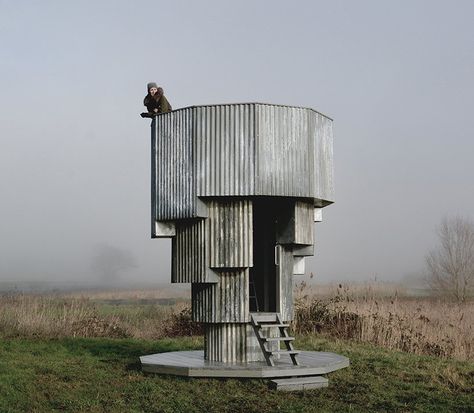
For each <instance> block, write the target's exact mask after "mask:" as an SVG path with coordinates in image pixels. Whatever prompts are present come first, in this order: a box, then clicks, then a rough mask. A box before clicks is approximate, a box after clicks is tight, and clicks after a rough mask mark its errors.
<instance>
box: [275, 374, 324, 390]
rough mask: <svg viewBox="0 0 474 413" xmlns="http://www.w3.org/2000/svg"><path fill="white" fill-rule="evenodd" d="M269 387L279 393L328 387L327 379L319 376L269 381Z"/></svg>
mask: <svg viewBox="0 0 474 413" xmlns="http://www.w3.org/2000/svg"><path fill="white" fill-rule="evenodd" d="M270 387H271V388H273V389H275V390H279V391H295V390H308V389H320V388H322V387H328V379H326V378H325V377H321V376H307V377H289V378H287V379H276V380H271V381H270Z"/></svg>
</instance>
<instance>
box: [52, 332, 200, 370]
mask: <svg viewBox="0 0 474 413" xmlns="http://www.w3.org/2000/svg"><path fill="white" fill-rule="evenodd" d="M59 342H60V343H61V345H62V346H63V347H64V348H65V349H67V351H68V352H71V353H74V354H76V355H77V354H80V353H88V354H90V355H92V356H94V357H99V358H106V359H107V360H117V361H118V360H123V359H130V358H132V359H138V357H139V356H143V355H146V354H153V353H165V352H169V351H180V350H193V349H199V348H201V345H200V343H199V342H197V341H191V340H183V339H182V338H181V339H162V340H157V341H153V342H152V341H138V340H134V339H104V338H98V339H96V338H89V339H84V338H75V339H63V340H59ZM136 363H138V364H139V362H138V361H137V362H136ZM132 364H134V363H132ZM132 364H131V365H132Z"/></svg>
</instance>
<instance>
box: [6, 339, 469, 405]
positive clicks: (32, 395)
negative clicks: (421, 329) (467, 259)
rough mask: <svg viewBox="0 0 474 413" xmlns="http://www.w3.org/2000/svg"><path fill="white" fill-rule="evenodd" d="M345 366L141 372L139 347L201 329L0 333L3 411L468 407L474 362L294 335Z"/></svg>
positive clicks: (176, 345) (171, 342)
mask: <svg viewBox="0 0 474 413" xmlns="http://www.w3.org/2000/svg"><path fill="white" fill-rule="evenodd" d="M298 342H299V347H301V348H302V349H306V350H331V351H335V352H338V353H340V354H344V355H346V356H348V357H349V358H350V359H351V367H350V368H347V369H344V370H340V371H338V372H335V373H332V374H330V375H329V376H328V377H329V380H330V387H329V388H326V389H319V390H314V391H306V392H296V393H291V394H288V393H280V392H275V391H272V390H269V389H268V387H267V383H266V382H265V381H263V380H250V381H238V380H232V379H228V380H219V379H188V378H181V377H173V376H158V375H147V374H144V373H142V372H141V371H140V366H139V362H138V356H140V355H143V354H149V353H154V352H162V351H173V350H185V349H186V350H188V349H199V348H202V341H201V338H194V339H190V338H179V339H163V340H158V341H146V340H132V339H107V338H91V339H85V338H63V339H55V340H44V339H2V340H0V411H1V412H50V411H65V412H170V413H171V412H173V413H174V412H436V413H440V412H460V413H461V412H463V413H467V412H474V398H473V394H472V390H473V389H474V367H473V365H472V363H468V362H461V361H452V360H451V361H448V360H446V359H441V358H436V357H430V356H419V355H413V354H407V353H402V352H394V351H389V350H384V349H381V348H377V347H375V346H372V345H367V344H356V343H348V342H343V341H336V340H326V339H318V338H315V337H314V336H308V337H298Z"/></svg>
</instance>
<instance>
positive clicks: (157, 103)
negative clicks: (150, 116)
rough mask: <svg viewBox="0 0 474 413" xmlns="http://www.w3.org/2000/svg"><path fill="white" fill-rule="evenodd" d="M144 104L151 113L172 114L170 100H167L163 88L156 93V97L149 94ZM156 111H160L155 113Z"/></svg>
mask: <svg viewBox="0 0 474 413" xmlns="http://www.w3.org/2000/svg"><path fill="white" fill-rule="evenodd" d="M143 104H144V105H145V106H146V108H147V109H148V112H149V113H165V112H171V110H172V108H171V105H170V103H169V102H168V99H166V98H165V95H164V94H163V89H162V88H161V87H159V88H158V92H156V93H155V95H154V96H152V95H150V93H148V95H146V96H145V99H143ZM155 109H158V111H157V112H155Z"/></svg>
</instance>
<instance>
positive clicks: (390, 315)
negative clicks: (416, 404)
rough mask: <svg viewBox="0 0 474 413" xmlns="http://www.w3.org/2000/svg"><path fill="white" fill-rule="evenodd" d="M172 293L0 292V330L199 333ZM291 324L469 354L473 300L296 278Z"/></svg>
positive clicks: (142, 335)
mask: <svg viewBox="0 0 474 413" xmlns="http://www.w3.org/2000/svg"><path fill="white" fill-rule="evenodd" d="M174 297H175V298H173V299H169V300H168V299H166V295H165V294H163V291H160V290H156V291H150V290H148V291H145V290H144V291H141V290H129V291H115V292H113V291H102V292H93V293H90V294H89V295H88V293H87V292H75V293H67V294H66V293H65V294H50V295H44V294H10V295H3V296H0V336H2V337H12V336H16V337H45V338H60V337H117V338H122V337H123V338H126V337H131V338H139V339H159V338H163V337H174V336H183V335H200V334H202V327H201V326H200V325H197V324H195V323H193V322H192V321H191V311H190V306H189V301H187V300H185V299H183V298H181V299H180V298H178V295H175V296H174ZM163 300H165V301H163ZM166 300H168V301H166ZM163 302H166V304H163ZM292 328H293V330H294V331H295V332H296V333H297V334H301V335H304V334H311V335H314V334H318V335H325V336H330V337H335V338H340V339H344V340H356V341H360V342H366V343H372V344H375V345H378V346H382V347H385V348H389V349H395V350H401V351H406V352H411V353H416V354H428V355H435V356H439V357H447V358H456V359H460V360H474V302H473V301H472V300H471V301H468V302H465V303H462V304H458V303H455V302H450V301H443V300H441V299H439V298H436V299H435V298H430V297H410V296H407V295H406V291H404V290H403V289H401V288H399V287H397V286H389V287H387V285H377V284H376V283H371V284H364V285H356V286H353V285H349V284H339V285H332V286H326V287H325V288H319V287H315V286H312V287H309V286H308V285H306V283H304V282H303V283H300V284H299V285H298V286H297V288H296V291H295V318H294V321H293V325H292Z"/></svg>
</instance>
